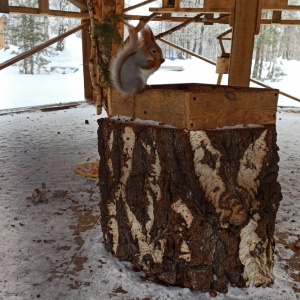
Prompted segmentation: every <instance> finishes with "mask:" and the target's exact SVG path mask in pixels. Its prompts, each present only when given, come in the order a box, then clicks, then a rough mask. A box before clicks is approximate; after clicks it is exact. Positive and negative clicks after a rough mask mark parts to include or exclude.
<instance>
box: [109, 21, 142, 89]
mask: <svg viewBox="0 0 300 300" xmlns="http://www.w3.org/2000/svg"><path fill="white" fill-rule="evenodd" d="M127 26H128V30H129V39H128V40H127V41H126V42H125V44H124V45H123V46H122V48H121V49H120V50H119V52H118V53H117V54H116V56H115V57H113V58H112V61H111V64H110V77H111V81H112V83H113V86H114V88H115V89H117V90H118V91H119V92H121V93H123V94H126V87H124V86H123V84H122V82H121V68H122V66H123V65H124V63H125V61H126V59H127V58H128V57H130V55H132V54H133V53H135V52H136V51H137V49H139V47H140V46H141V41H140V39H139V36H138V31H137V29H136V27H133V26H131V25H129V24H127Z"/></svg>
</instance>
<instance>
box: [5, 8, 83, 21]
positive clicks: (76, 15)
mask: <svg viewBox="0 0 300 300" xmlns="http://www.w3.org/2000/svg"><path fill="white" fill-rule="evenodd" d="M9 13H15V14H25V15H40V16H43V15H44V16H51V17H60V18H72V19H89V14H88V13H83V12H74V11H62V10H52V9H50V10H49V13H48V14H41V13H40V11H39V9H38V8H32V7H20V6H9Z"/></svg>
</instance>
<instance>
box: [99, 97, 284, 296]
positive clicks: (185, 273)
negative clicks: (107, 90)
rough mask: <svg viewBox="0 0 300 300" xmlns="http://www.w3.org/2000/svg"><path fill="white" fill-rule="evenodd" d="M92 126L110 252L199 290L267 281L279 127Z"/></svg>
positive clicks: (270, 270) (220, 289)
mask: <svg viewBox="0 0 300 300" xmlns="http://www.w3.org/2000/svg"><path fill="white" fill-rule="evenodd" d="M191 94H192V97H193V93H191ZM211 105H212V104H211ZM157 109H158V108H157ZM172 113H173V111H172V106H171V107H170V114H172ZM98 123H99V130H98V141H99V143H98V145H99V154H100V167H99V185H100V193H101V201H100V207H101V226H102V230H103V234H104V241H105V245H106V248H107V250H108V251H110V252H112V253H113V254H114V255H115V256H116V257H118V258H119V259H121V260H126V261H130V262H131V263H132V264H133V265H134V266H135V267H136V268H138V269H141V270H143V271H144V272H145V273H146V274H147V275H149V276H150V277H154V278H157V279H159V280H161V281H164V282H166V283H168V284H174V285H181V286H184V287H188V288H193V289H195V290H199V291H203V292H207V291H210V290H212V289H213V290H216V291H218V292H223V293H226V292H227V289H228V285H229V284H230V285H232V286H237V287H245V286H249V285H250V286H251V285H252V286H261V285H262V286H267V285H269V284H270V283H271V282H272V281H273V278H274V276H273V264H274V262H273V252H274V237H273V234H274V226H275V218H276V212H277V209H278V206H279V202H280V200H281V198H282V195H281V190H280V185H279V183H278V182H277V175H278V160H279V158H278V154H277V145H276V128H275V125H263V126H258V127H249V128H241V129H222V130H197V131H187V130H184V129H178V128H170V127H166V126H151V125H146V124H145V123H144V124H143V123H142V124H141V123H137V122H131V121H127V122H126V121H118V120H113V119H100V120H99V121H98Z"/></svg>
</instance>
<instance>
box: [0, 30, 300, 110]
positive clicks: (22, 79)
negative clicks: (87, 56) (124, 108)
mask: <svg viewBox="0 0 300 300" xmlns="http://www.w3.org/2000/svg"><path fill="white" fill-rule="evenodd" d="M15 50H16V47H14V46H11V49H9V50H6V51H4V50H3V49H2V50H0V63H1V62H3V61H5V60H7V59H10V58H11V57H13V56H14V54H11V52H12V51H15ZM81 51H82V50H81V40H80V39H79V38H76V36H75V35H71V36H70V37H68V38H67V39H66V47H65V51H63V52H62V53H60V54H59V55H56V56H54V57H53V58H51V60H52V62H51V63H50V64H49V65H48V66H47V68H48V69H49V70H51V68H52V69H53V67H55V69H54V70H53V71H52V72H51V73H50V74H49V75H20V74H19V73H18V68H17V67H15V66H10V67H8V68H6V69H4V70H1V71H0V91H1V93H0V110H1V109H9V108H16V107H28V106H37V105H45V104H56V103H66V102H74V101H83V100H84V88H83V73H82V54H81ZM176 66H180V67H182V68H183V71H174V70H172V69H171V68H168V67H176ZM280 67H281V68H282V70H284V72H285V73H286V74H287V75H286V76H284V77H283V79H282V80H281V81H279V82H274V83H273V82H270V81H266V82H264V84H267V85H271V86H272V87H274V88H278V89H280V90H282V91H283V92H285V93H288V94H291V95H293V96H296V97H298V98H300V88H299V87H298V85H299V75H297V74H298V70H299V69H300V61H287V60H281V64H280ZM63 73H65V74H63ZM217 77H218V75H217V74H216V73H215V66H213V65H210V64H208V63H206V62H204V61H201V60H199V59H197V58H192V59H187V60H175V61H171V60H166V62H165V63H164V64H163V65H162V68H161V69H160V70H159V71H157V72H156V73H155V74H154V75H152V76H151V77H150V78H149V81H148V84H163V83H184V82H187V83H192V82H196V83H211V84H216V83H217ZM227 82H228V76H226V75H224V76H223V80H222V84H227ZM251 86H253V87H254V86H257V85H255V84H251ZM278 104H279V106H297V107H300V102H297V101H294V100H290V99H288V98H286V97H284V96H280V97H279V103H278Z"/></svg>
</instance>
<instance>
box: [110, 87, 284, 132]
mask: <svg viewBox="0 0 300 300" xmlns="http://www.w3.org/2000/svg"><path fill="white" fill-rule="evenodd" d="M277 101H278V90H275V89H260V88H243V87H230V86H218V85H205V84H179V85H178V84H174V85H153V86H151V88H149V89H146V90H145V91H143V92H142V93H139V94H136V95H134V96H132V97H127V98H124V97H122V96H121V95H120V94H119V93H118V92H116V91H115V90H113V89H111V90H110V92H109V100H108V115H109V116H116V115H120V116H127V117H130V118H139V119H143V120H153V121H157V122H160V123H165V124H169V125H172V126H175V127H178V128H185V129H188V130H203V129H211V128H217V127H224V126H235V125H240V124H275V122H276V110H277Z"/></svg>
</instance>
